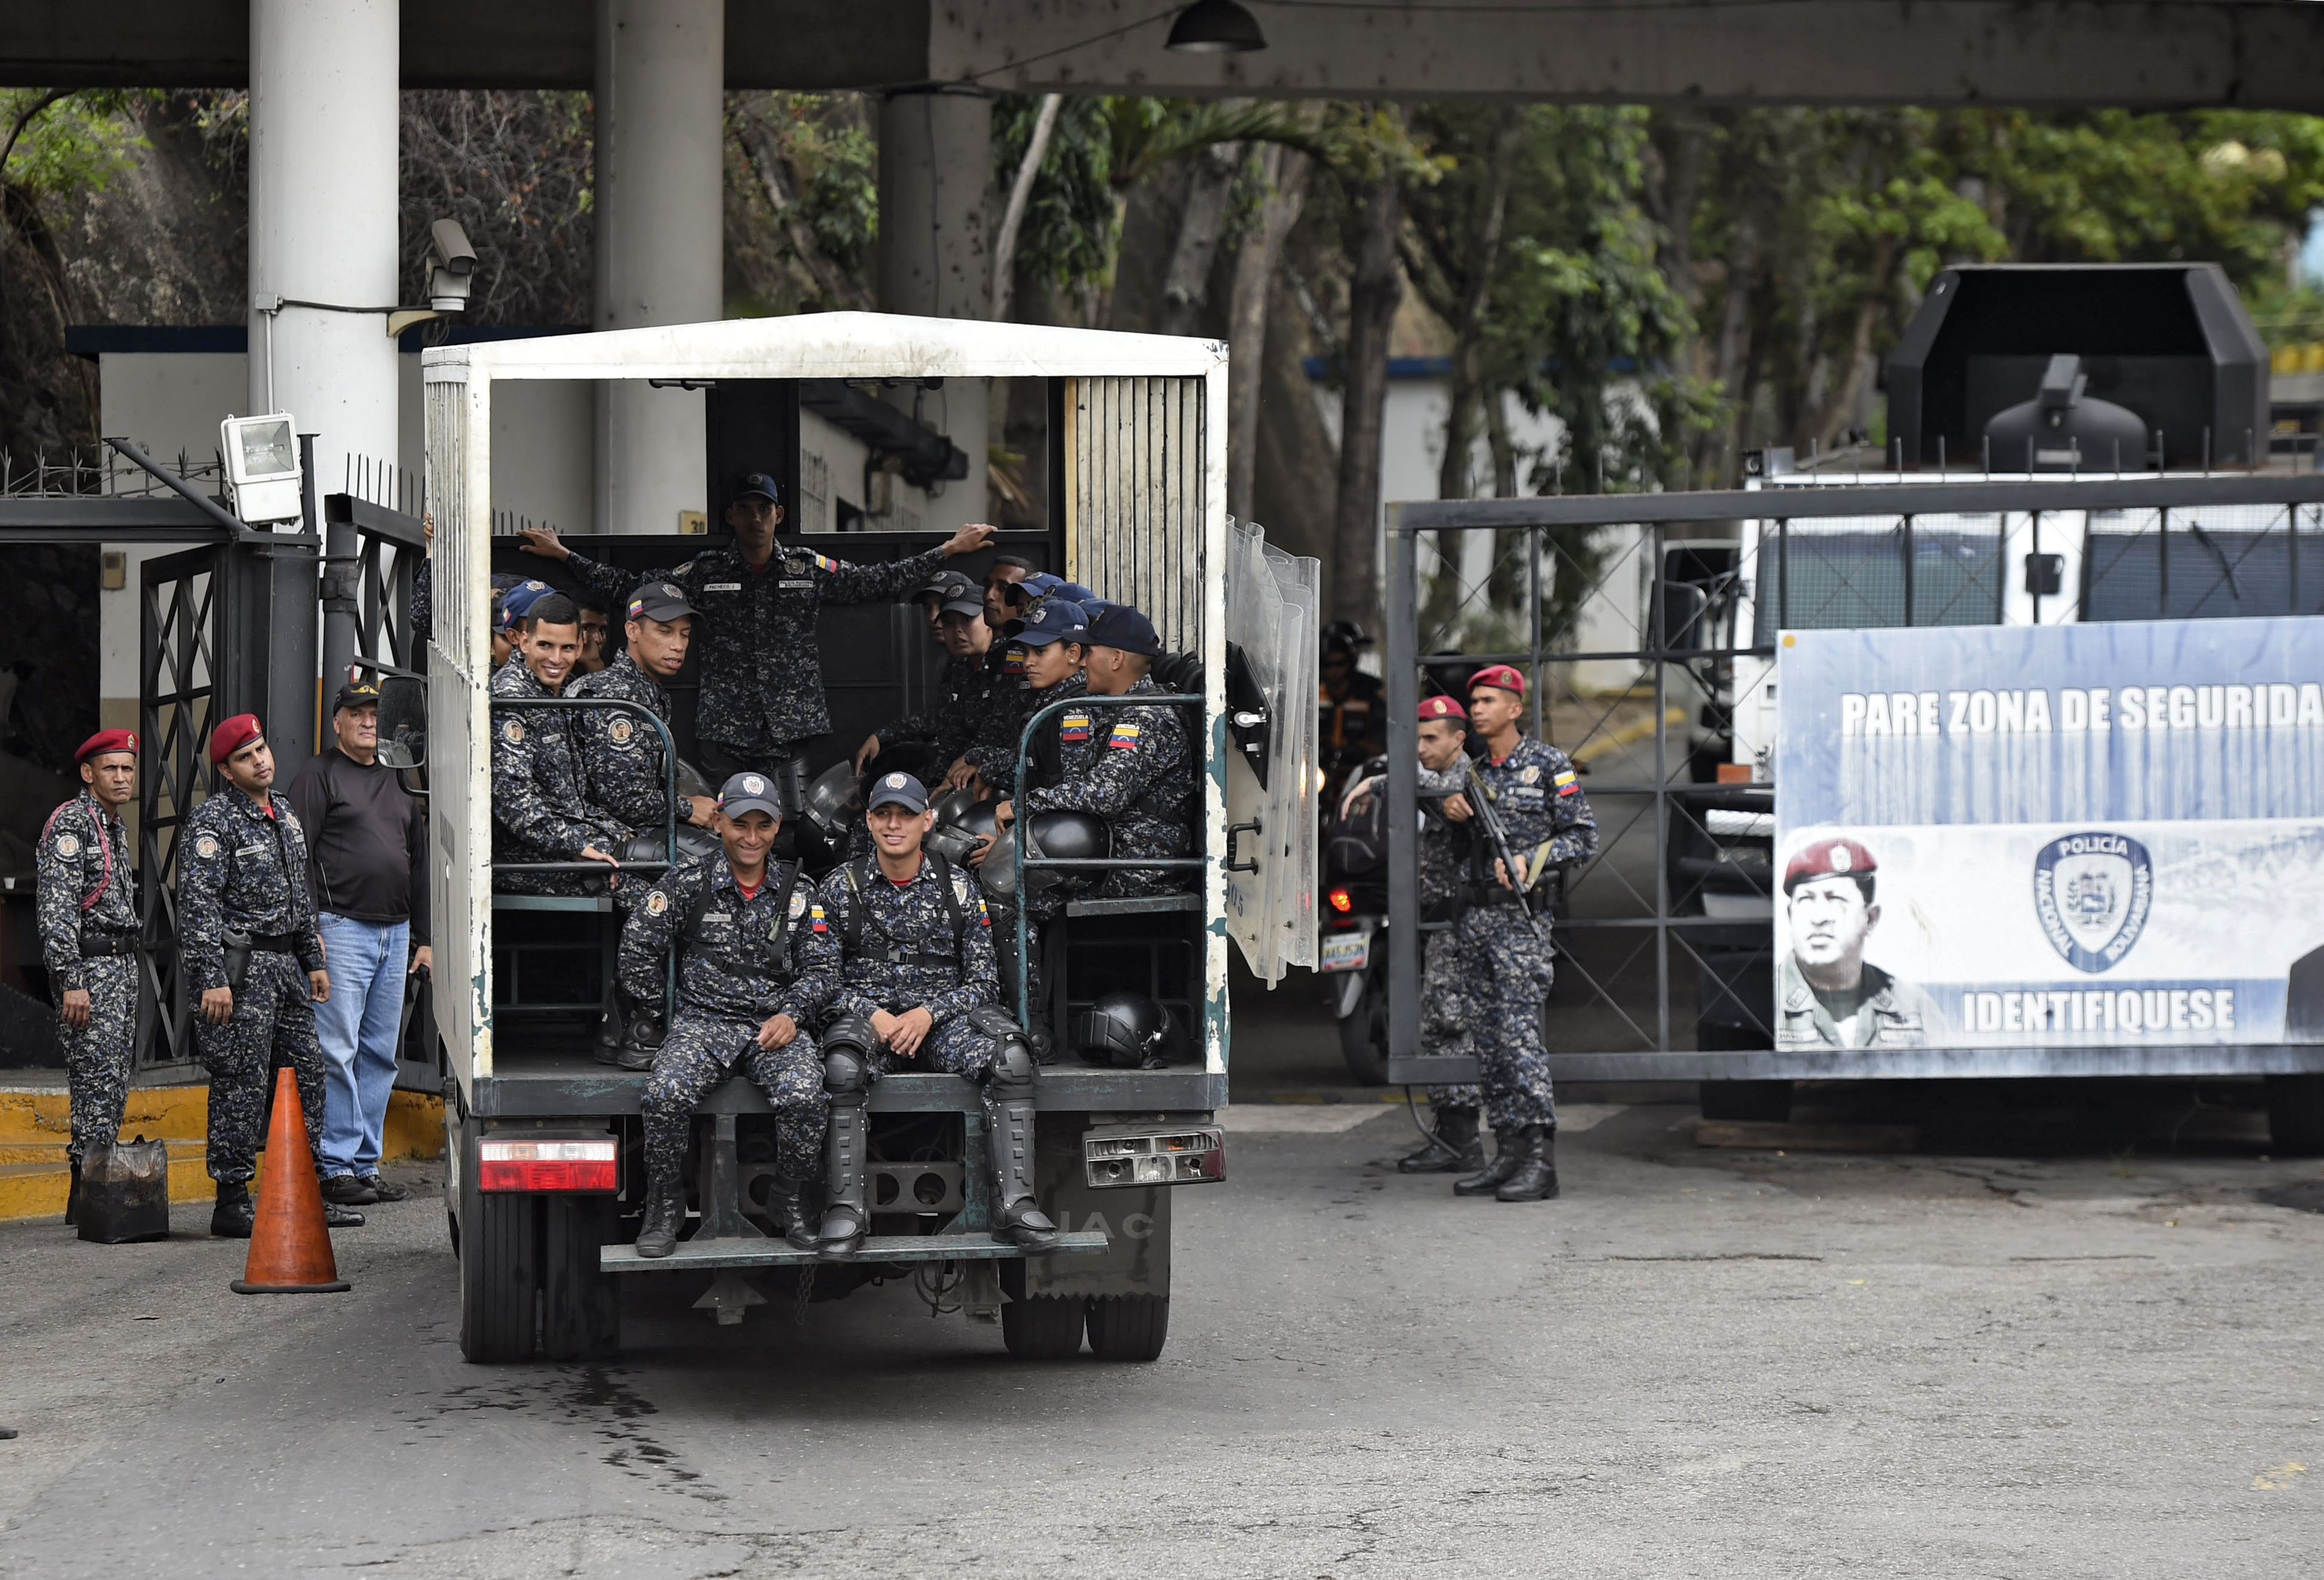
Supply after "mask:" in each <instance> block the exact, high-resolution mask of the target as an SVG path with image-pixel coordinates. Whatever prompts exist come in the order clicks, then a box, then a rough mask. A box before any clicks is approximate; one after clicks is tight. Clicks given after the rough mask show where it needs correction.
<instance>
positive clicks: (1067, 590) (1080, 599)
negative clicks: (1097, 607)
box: [1049, 581, 1098, 609]
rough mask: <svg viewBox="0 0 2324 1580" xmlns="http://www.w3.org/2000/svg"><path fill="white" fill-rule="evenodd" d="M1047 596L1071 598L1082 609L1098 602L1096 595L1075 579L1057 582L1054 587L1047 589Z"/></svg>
mask: <svg viewBox="0 0 2324 1580" xmlns="http://www.w3.org/2000/svg"><path fill="white" fill-rule="evenodd" d="M1049 596H1051V597H1053V598H1056V597H1064V598H1071V599H1072V600H1073V601H1074V603H1076V604H1079V605H1082V607H1084V609H1086V608H1087V607H1089V606H1090V605H1092V604H1093V603H1096V602H1098V596H1097V595H1096V594H1095V593H1093V592H1092V591H1090V590H1089V588H1087V587H1084V586H1082V584H1081V583H1079V582H1077V581H1061V582H1059V583H1058V584H1057V585H1056V587H1051V588H1050V589H1049Z"/></svg>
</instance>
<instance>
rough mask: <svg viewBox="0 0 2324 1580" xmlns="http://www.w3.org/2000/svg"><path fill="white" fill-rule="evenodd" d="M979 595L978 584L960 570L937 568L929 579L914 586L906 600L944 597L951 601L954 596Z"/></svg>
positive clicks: (930, 574)
mask: <svg viewBox="0 0 2324 1580" xmlns="http://www.w3.org/2000/svg"><path fill="white" fill-rule="evenodd" d="M976 596H979V592H978V588H977V586H976V584H975V583H974V582H973V581H971V580H969V579H968V577H964V576H963V575H961V573H960V572H958V571H956V570H936V571H932V572H930V573H929V575H928V579H927V580H926V581H924V582H922V583H921V584H920V585H919V586H918V587H914V588H913V589H912V591H911V595H910V598H908V599H907V600H906V601H907V602H910V601H911V600H912V599H918V598H943V599H945V601H946V602H950V601H951V600H952V599H954V598H973V597H976ZM977 606H978V607H979V608H980V609H981V608H982V607H983V605H982V604H980V605H977Z"/></svg>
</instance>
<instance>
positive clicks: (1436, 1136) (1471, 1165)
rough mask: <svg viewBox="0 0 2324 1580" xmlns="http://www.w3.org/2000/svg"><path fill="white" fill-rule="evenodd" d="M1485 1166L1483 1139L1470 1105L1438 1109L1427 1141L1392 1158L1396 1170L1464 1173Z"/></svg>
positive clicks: (1475, 1112) (1408, 1172)
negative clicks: (1400, 1155) (1394, 1161)
mask: <svg viewBox="0 0 2324 1580" xmlns="http://www.w3.org/2000/svg"><path fill="white" fill-rule="evenodd" d="M1484 1166H1485V1143H1484V1141H1483V1139H1482V1138H1481V1137H1480V1136H1479V1135H1478V1134H1477V1111H1476V1110H1475V1109H1473V1108H1445V1109H1440V1110H1438V1112H1437V1115H1436V1129H1435V1130H1434V1132H1432V1133H1431V1134H1430V1136H1429V1138H1428V1144H1427V1145H1426V1146H1424V1147H1422V1148H1421V1149H1420V1150H1418V1151H1416V1152H1413V1153H1410V1154H1408V1155H1406V1156H1405V1157H1402V1158H1398V1159H1397V1160H1396V1171H1397V1173H1398V1174H1465V1173H1471V1172H1473V1171H1474V1170H1476V1169H1482V1168H1483V1167H1484Z"/></svg>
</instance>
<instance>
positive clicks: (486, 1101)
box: [470, 1055, 1227, 1119]
mask: <svg viewBox="0 0 2324 1580" xmlns="http://www.w3.org/2000/svg"><path fill="white" fill-rule="evenodd" d="M645 1089H646V1076H645V1074H644V1073H643V1072H642V1071H633V1070H619V1069H614V1068H613V1067H611V1066H609V1065H601V1064H598V1063H596V1062H595V1060H593V1059H590V1058H586V1056H581V1055H565V1056H561V1057H542V1056H539V1055H527V1056H524V1058H523V1062H522V1063H521V1065H519V1066H518V1067H516V1068H514V1069H512V1070H508V1071H506V1072H502V1071H495V1072H494V1073H493V1075H491V1076H487V1077H485V1078H484V1079H482V1080H479V1081H478V1082H476V1084H475V1091H474V1093H473V1094H472V1095H471V1097H470V1110H471V1112H473V1113H475V1114H476V1115H477V1116H478V1117H479V1118H482V1119H569V1118H578V1117H582V1116H585V1115H589V1116H594V1115H598V1114H615V1113H637V1112H638V1103H639V1099H640V1098H641V1097H642V1096H643V1095H644V1093H645ZM1034 1095H1035V1101H1036V1102H1037V1104H1038V1106H1039V1107H1040V1108H1042V1109H1047V1110H1049V1111H1051V1112H1054V1113H1208V1112H1210V1111H1212V1110H1213V1109H1216V1108H1222V1107H1224V1106H1225V1105H1226V1101H1227V1078H1226V1076H1225V1074H1224V1073H1223V1072H1213V1071H1210V1070H1202V1069H1191V1068H1190V1069H1165V1070H1104V1069H1089V1068H1085V1067H1078V1066H1076V1067H1063V1066H1051V1067H1044V1068H1043V1069H1041V1070H1040V1071H1039V1072H1038V1073H1037V1076H1036V1077H1035V1080H1034ZM976 1104H977V1093H976V1088H975V1087H974V1086H972V1085H970V1084H969V1083H968V1082H966V1081H964V1080H962V1079H961V1078H960V1077H959V1076H939V1075H896V1076H884V1077H882V1078H881V1080H879V1081H878V1082H875V1083H874V1084H873V1086H872V1087H871V1112H872V1113H961V1112H964V1111H965V1110H967V1109H969V1108H971V1107H973V1106H975V1105H976ZM701 1112H703V1113H766V1112H768V1108H767V1100H766V1097H765V1096H764V1095H763V1094H761V1092H760V1091H759V1089H758V1088H757V1087H756V1086H752V1084H751V1083H750V1082H748V1081H743V1080H734V1081H728V1082H727V1083H725V1084H724V1086H721V1087H720V1088H719V1089H718V1090H717V1091H716V1092H715V1093H713V1094H712V1095H710V1097H709V1098H708V1099H707V1100H706V1101H705V1102H704V1103H703V1104H702V1106H701Z"/></svg>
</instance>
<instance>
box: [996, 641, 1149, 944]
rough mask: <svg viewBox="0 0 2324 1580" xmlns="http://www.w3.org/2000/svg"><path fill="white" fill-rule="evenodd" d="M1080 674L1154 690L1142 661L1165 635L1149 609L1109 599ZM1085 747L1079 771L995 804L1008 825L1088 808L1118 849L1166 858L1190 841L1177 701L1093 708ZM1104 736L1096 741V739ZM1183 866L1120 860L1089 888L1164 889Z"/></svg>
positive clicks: (1097, 689)
mask: <svg viewBox="0 0 2324 1580" xmlns="http://www.w3.org/2000/svg"><path fill="white" fill-rule="evenodd" d="M1086 641H1087V645H1086V648H1085V649H1084V657H1083V661H1082V674H1083V677H1084V679H1085V680H1086V682H1087V683H1088V687H1089V693H1090V695H1091V696H1093V697H1146V696H1153V697H1160V696H1165V695H1167V693H1165V692H1164V691H1163V689H1162V688H1161V687H1159V686H1157V685H1156V684H1155V683H1154V679H1153V677H1152V676H1150V675H1149V674H1148V673H1147V671H1148V670H1149V669H1151V668H1152V667H1153V662H1154V660H1155V658H1156V657H1157V655H1158V654H1159V653H1160V652H1161V651H1162V644H1161V642H1159V641H1158V640H1157V638H1156V636H1155V634H1154V626H1153V624H1152V623H1151V622H1149V621H1148V619H1147V618H1146V616H1145V615H1144V614H1140V613H1139V612H1138V611H1137V610H1136V609H1133V608H1131V607H1130V605H1127V604H1113V605H1107V606H1106V607H1105V608H1104V609H1103V610H1102V611H1101V612H1100V613H1099V614H1097V615H1096V616H1095V617H1094V618H1093V619H1092V620H1091V621H1090V623H1089V625H1088V627H1087V638H1086ZM1091 711H1092V713H1093V714H1094V715H1096V718H1095V720H1094V724H1093V728H1092V729H1091V731H1090V734H1089V744H1088V755H1087V757H1086V758H1084V759H1083V760H1082V762H1081V764H1080V766H1079V770H1078V772H1067V773H1066V774H1065V777H1064V778H1063V779H1062V780H1061V781H1059V782H1057V783H1056V784H1053V785H1039V786H1035V787H1034V788H1032V789H1029V790H1027V791H1026V792H1025V794H1024V796H1023V798H1022V802H1023V804H1022V807H1021V808H1019V806H1017V805H1016V804H1014V803H1012V802H1007V801H1004V802H1002V803H1001V806H1000V807H999V808H995V816H996V818H997V819H998V820H999V821H1000V822H1001V825H1002V826H1003V827H1006V826H1007V825H1008V823H1009V822H1010V820H1011V818H1015V817H1017V816H1019V815H1021V816H1025V817H1032V816H1035V815H1037V814H1039V813H1042V812H1089V813H1093V814H1094V815H1095V816H1097V817H1100V818H1104V819H1105V821H1106V823H1107V824H1108V825H1109V826H1110V827H1111V830H1112V836H1113V840H1112V851H1113V855H1115V856H1116V857H1117V858H1120V857H1130V858H1138V857H1156V858H1170V857H1181V856H1184V855H1186V854H1187V853H1188V851H1190V850H1191V849H1192V848H1193V847H1194V753H1193V751H1192V749H1191V747H1190V745H1189V743H1188V741H1187V736H1186V721H1185V716H1184V713H1183V711H1182V709H1181V707H1179V706H1178V705H1176V704H1169V705H1163V704H1153V705H1140V706H1135V707H1108V708H1093V709H1092V710H1091ZM1101 743H1102V744H1101ZM1186 881H1187V873H1186V872H1185V871H1183V870H1177V869H1172V868H1154V867H1146V868H1139V867H1126V868H1120V869H1117V870H1115V871H1112V872H1110V873H1107V874H1106V876H1105V881H1104V882H1102V883H1100V884H1098V885H1097V887H1096V889H1095V891H1094V892H1096V893H1097V894H1098V895H1100V896H1102V897H1105V898H1120V897H1125V896H1130V895H1136V894H1167V893H1173V892H1178V891H1180V890H1183V889H1184V888H1185V886H1186Z"/></svg>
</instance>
